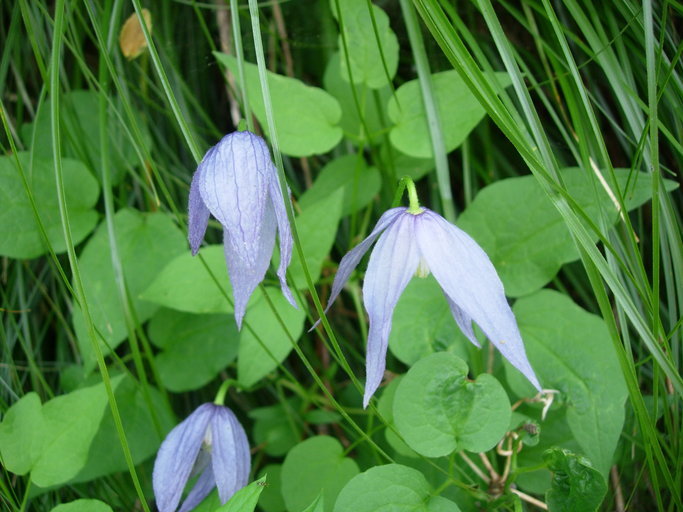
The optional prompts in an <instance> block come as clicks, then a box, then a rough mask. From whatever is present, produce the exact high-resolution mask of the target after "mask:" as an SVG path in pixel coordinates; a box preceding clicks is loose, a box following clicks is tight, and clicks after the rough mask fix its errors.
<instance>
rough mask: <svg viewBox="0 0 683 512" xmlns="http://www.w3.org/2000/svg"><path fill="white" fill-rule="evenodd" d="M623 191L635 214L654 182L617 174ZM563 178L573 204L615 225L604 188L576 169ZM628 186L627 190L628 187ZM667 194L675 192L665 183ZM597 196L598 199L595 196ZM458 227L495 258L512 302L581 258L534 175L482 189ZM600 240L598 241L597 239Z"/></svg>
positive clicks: (622, 172) (565, 172)
mask: <svg viewBox="0 0 683 512" xmlns="http://www.w3.org/2000/svg"><path fill="white" fill-rule="evenodd" d="M615 173H616V176H617V181H618V182H619V184H620V188H621V190H622V192H625V197H626V207H627V208H628V209H633V208H636V207H638V206H640V205H641V204H643V203H644V202H646V201H647V200H648V198H649V197H650V193H651V190H652V181H651V177H650V176H649V175H647V174H645V173H634V174H633V177H632V178H631V179H630V180H629V175H630V174H631V173H630V171H629V170H628V169H615ZM561 175H562V179H563V180H564V183H565V185H566V186H567V189H568V191H569V193H570V194H571V196H572V198H573V199H574V201H576V202H577V203H578V204H579V205H580V206H581V208H583V210H584V211H585V212H586V214H587V215H588V217H589V218H590V219H593V220H594V221H595V220H597V219H598V218H599V215H600V209H603V211H605V212H607V213H608V215H609V218H611V219H612V220H613V221H614V222H616V221H617V219H618V214H617V213H616V209H615V208H614V206H613V204H612V202H611V200H610V199H609V196H608V195H607V194H606V193H605V191H604V190H603V189H599V190H596V189H595V187H594V184H593V179H591V178H590V177H588V176H586V174H585V172H584V171H582V170H580V169H577V168H567V169H563V170H562V172H561ZM627 185H628V188H627ZM665 186H666V189H667V190H672V189H673V188H675V184H674V183H673V182H672V181H668V180H665ZM596 193H597V195H596ZM458 225H459V226H460V227H461V228H462V229H464V230H465V231H467V232H468V233H469V234H470V235H471V236H472V237H473V238H474V239H475V240H476V241H477V242H478V243H479V245H481V246H482V248H483V249H484V250H485V251H486V253H487V254H488V255H489V257H490V258H491V261H492V262H493V264H494V265H495V267H496V270H497V271H498V274H499V275H500V278H501V279H502V281H503V284H504V285H505V293H506V294H507V295H509V296H511V297H521V296H523V295H528V294H529V293H532V292H534V291H536V290H538V289H540V288H541V287H543V286H544V285H545V284H546V283H547V282H549V281H550V280H551V279H552V278H553V277H554V276H555V274H557V272H558V270H559V269H560V267H561V266H562V265H563V264H565V263H569V262H570V261H574V260H577V259H578V258H579V254H578V252H577V250H576V247H575V246H574V242H573V241H572V238H571V236H570V234H569V231H568V230H567V228H566V227H565V224H564V222H563V220H562V217H561V216H560V214H559V213H558V212H557V210H556V209H555V207H554V206H553V205H552V203H551V202H550V200H549V199H548V198H547V196H546V194H545V193H544V192H543V191H542V190H541V187H540V186H539V185H538V183H537V182H536V179H535V178H534V177H533V176H522V177H518V178H508V179H505V180H501V181H497V182H496V183H493V184H492V185H489V186H488V187H486V188H484V189H482V190H481V191H480V192H479V193H478V194H477V196H476V197H475V198H474V201H472V203H471V204H470V206H469V207H468V208H467V210H465V211H464V212H463V214H462V215H461V216H460V219H459V220H458ZM594 238H595V240H597V236H596V237H594Z"/></svg>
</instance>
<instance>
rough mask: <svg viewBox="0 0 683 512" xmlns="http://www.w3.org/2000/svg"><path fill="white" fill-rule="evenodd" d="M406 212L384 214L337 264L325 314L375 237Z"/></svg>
mask: <svg viewBox="0 0 683 512" xmlns="http://www.w3.org/2000/svg"><path fill="white" fill-rule="evenodd" d="M406 210H407V208H405V207H399V208H392V209H391V210H387V211H386V212H384V213H383V214H382V216H381V217H380V218H379V220H378V221H377V224H375V228H374V229H373V230H372V232H371V233H370V234H369V235H368V237H367V238H366V239H365V240H363V241H362V242H361V243H359V244H358V245H357V246H356V247H354V248H353V249H351V250H350V251H349V252H347V253H346V255H345V256H344V257H343V258H342V260H341V261H340V262H339V269H338V270H337V274H336V275H335V276H334V281H333V282H332V293H331V294H330V298H329V299H328V300H327V307H326V308H325V313H327V312H328V310H329V309H330V307H331V306H332V303H333V302H334V301H335V299H336V298H337V297H338V296H339V294H340V293H341V291H342V289H343V288H344V285H345V284H346V281H348V280H349V277H351V274H352V273H353V271H354V269H355V268H356V267H357V266H358V263H360V260H362V259H363V256H365V253H366V252H368V249H370V247H371V246H372V244H373V243H374V242H375V240H376V239H377V237H378V236H379V235H380V234H381V233H382V231H384V230H385V229H387V228H388V227H389V226H391V225H392V224H393V223H394V222H395V221H396V219H397V218H398V216H399V215H401V214H402V213H404V212H405V211H406ZM319 323H320V320H318V321H317V322H316V323H315V324H313V327H311V328H310V331H312V330H313V329H315V328H316V327H317V326H318V324H319Z"/></svg>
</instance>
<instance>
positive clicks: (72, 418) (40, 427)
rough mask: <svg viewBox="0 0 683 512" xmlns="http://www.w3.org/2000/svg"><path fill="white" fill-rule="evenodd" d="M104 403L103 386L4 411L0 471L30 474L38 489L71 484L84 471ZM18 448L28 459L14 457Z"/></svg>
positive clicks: (29, 400)
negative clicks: (1, 465) (23, 451)
mask: <svg viewBox="0 0 683 512" xmlns="http://www.w3.org/2000/svg"><path fill="white" fill-rule="evenodd" d="M120 382H121V378H120V377H119V378H115V379H113V381H112V385H113V386H114V388H115V389H116V387H117V386H118V385H119V383H120ZM107 403H108V400H107V395H106V393H105V390H104V384H102V383H100V384H96V385H94V386H90V387H87V388H83V389H79V390H77V391H73V392H71V393H68V394H66V395H61V396H58V397H56V398H53V399H52V400H49V401H48V402H46V403H45V404H43V405H42V406H40V403H39V400H38V397H37V395H35V394H33V393H30V394H28V395H26V396H25V397H24V398H22V399H21V400H20V401H19V402H17V403H16V404H14V406H12V407H11V408H10V409H9V411H8V412H7V414H6V416H5V419H4V420H3V422H2V424H1V425H0V449H1V450H2V455H3V462H4V464H5V466H6V467H7V469H8V470H9V471H12V472H16V473H17V474H26V473H27V472H30V474H31V480H32V481H33V482H34V483H35V484H36V485H38V486H39V487H50V486H53V485H59V484H63V483H65V482H68V481H70V480H72V479H73V478H74V477H75V476H76V475H77V474H78V472H79V471H80V470H81V469H83V467H85V465H86V462H87V460H88V456H89V451H90V445H91V443H92V440H93V438H94V437H95V435H96V434H97V431H98V429H99V425H100V422H101V421H102V417H103V416H104V413H105V409H106V408H107ZM20 443H21V444H20ZM18 447H22V448H25V449H26V450H27V452H28V453H27V454H24V455H22V454H19V453H17V448H18ZM6 456H7V458H5V457H6Z"/></svg>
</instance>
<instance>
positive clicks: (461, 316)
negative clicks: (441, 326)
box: [444, 293, 481, 348]
mask: <svg viewBox="0 0 683 512" xmlns="http://www.w3.org/2000/svg"><path fill="white" fill-rule="evenodd" d="M444 294H445V295H446V301H447V302H448V306H449V307H450V308H451V314H452V315H453V319H454V320H455V323H456V324H458V327H459V328H460V330H461V331H462V333H463V334H464V335H465V336H466V337H467V339H468V340H470V341H471V342H472V343H473V344H474V345H475V346H477V347H480V348H481V344H480V343H479V340H478V339H477V337H476V336H475V335H474V330H473V329H472V319H471V318H470V317H469V316H468V314H467V313H465V312H464V311H463V310H462V309H461V308H460V307H458V305H457V304H456V303H455V302H453V301H452V300H451V298H450V297H449V296H448V294H447V293H444Z"/></svg>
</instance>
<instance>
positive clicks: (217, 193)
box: [198, 132, 272, 268]
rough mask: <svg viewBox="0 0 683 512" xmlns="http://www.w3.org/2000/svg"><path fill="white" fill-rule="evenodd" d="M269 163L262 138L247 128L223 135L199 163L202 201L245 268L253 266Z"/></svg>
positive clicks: (263, 210) (264, 208)
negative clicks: (224, 233) (228, 235)
mask: <svg viewBox="0 0 683 512" xmlns="http://www.w3.org/2000/svg"><path fill="white" fill-rule="evenodd" d="M271 166H272V163H271V161H270V154H269V152H268V146H266V143H265V141H264V140H263V139H262V138H261V137H258V136H257V135H254V134H253V133H249V132H235V133H231V134H229V135H226V136H225V137H223V139H222V140H221V141H220V142H219V143H218V144H217V145H216V146H214V147H213V148H212V149H211V150H210V151H209V152H207V154H206V156H205V157H204V159H203V160H202V162H201V163H200V164H199V169H198V170H199V171H200V177H199V180H198V182H199V191H200V193H201V197H202V199H203V200H204V204H205V205H206V206H207V208H208V209H209V211H210V212H211V214H212V215H213V216H214V217H216V219H218V221H219V222H220V223H221V224H222V225H223V228H224V229H225V230H226V231H227V232H228V233H230V239H231V240H232V247H231V249H232V250H233V251H234V252H235V258H238V259H240V260H241V261H242V264H243V266H245V267H247V268H251V267H254V266H256V254H257V250H256V248H257V246H258V244H259V236H260V233H261V231H262V226H261V225H262V223H263V217H264V214H265V210H266V205H267V203H268V200H267V199H268V181H269V178H268V174H269V173H270V172H271V171H270V167H271Z"/></svg>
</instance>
